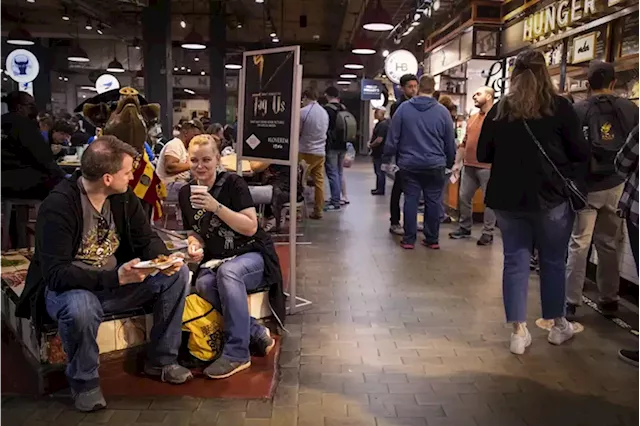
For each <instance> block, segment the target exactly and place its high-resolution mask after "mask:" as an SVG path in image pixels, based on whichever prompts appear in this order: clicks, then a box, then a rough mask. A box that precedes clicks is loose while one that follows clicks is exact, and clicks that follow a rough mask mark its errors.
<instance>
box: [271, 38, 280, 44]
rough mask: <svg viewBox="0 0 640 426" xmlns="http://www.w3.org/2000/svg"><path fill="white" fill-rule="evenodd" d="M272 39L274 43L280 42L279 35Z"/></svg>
mask: <svg viewBox="0 0 640 426" xmlns="http://www.w3.org/2000/svg"><path fill="white" fill-rule="evenodd" d="M271 41H272V42H274V43H280V39H279V38H278V37H274V38H272V39H271Z"/></svg>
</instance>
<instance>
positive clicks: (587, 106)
mask: <svg viewBox="0 0 640 426" xmlns="http://www.w3.org/2000/svg"><path fill="white" fill-rule="evenodd" d="M587 78H588V82H589V89H590V90H591V96H590V97H589V98H588V99H587V100H585V101H582V102H580V103H577V104H576V105H575V109H576V112H577V113H578V117H579V118H580V122H581V123H582V129H583V131H584V135H585V138H586V139H587V140H588V141H589V143H590V145H591V162H590V166H589V175H588V178H587V185H588V197H587V198H588V201H589V205H588V206H587V207H586V208H585V209H583V210H581V211H579V212H578V214H577V215H576V218H575V222H574V225H573V232H572V234H571V240H570V241H569V254H568V259H567V317H569V318H571V317H575V313H576V308H577V307H578V306H580V305H581V304H582V289H583V286H584V280H585V274H586V266H587V256H588V254H589V247H590V245H591V242H592V241H593V243H594V244H595V248H596V251H597V253H598V270H597V273H596V283H597V285H598V290H599V292H600V300H599V301H598V306H599V308H600V309H601V310H602V311H603V312H604V313H605V314H613V313H614V312H616V311H617V310H618V290H619V286H620V273H619V266H618V242H619V239H620V230H621V227H622V219H621V218H620V216H619V215H618V201H619V200H620V197H621V195H622V190H623V187H624V178H623V177H621V176H619V175H618V174H616V169H615V165H614V164H615V158H616V154H617V153H618V151H619V150H620V148H621V147H622V146H623V145H624V143H625V140H626V139H627V137H628V135H629V133H630V132H631V130H632V129H633V127H634V126H636V125H637V124H638V107H637V106H636V105H635V104H634V103H632V102H631V101H629V100H627V99H624V98H620V97H618V96H617V95H616V94H615V92H614V90H613V89H614V87H615V83H616V78H615V70H614V67H613V65H611V64H609V63H606V62H601V61H593V62H591V64H590V65H589V71H588V76H587Z"/></svg>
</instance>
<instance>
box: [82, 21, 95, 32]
mask: <svg viewBox="0 0 640 426" xmlns="http://www.w3.org/2000/svg"><path fill="white" fill-rule="evenodd" d="M84 28H85V29H86V30H87V31H91V30H92V29H93V25H91V19H87V24H86V25H85V26H84Z"/></svg>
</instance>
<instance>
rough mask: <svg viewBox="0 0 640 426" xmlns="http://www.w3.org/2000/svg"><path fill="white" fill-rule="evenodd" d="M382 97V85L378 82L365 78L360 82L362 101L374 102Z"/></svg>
mask: <svg viewBox="0 0 640 426" xmlns="http://www.w3.org/2000/svg"><path fill="white" fill-rule="evenodd" d="M380 95H382V84H380V82H379V81H377V80H371V79H368V78H363V79H362V81H361V82H360V100H361V101H372V100H374V99H380Z"/></svg>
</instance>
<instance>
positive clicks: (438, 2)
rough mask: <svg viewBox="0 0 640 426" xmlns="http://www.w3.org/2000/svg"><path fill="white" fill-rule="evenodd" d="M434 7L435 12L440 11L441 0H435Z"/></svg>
mask: <svg viewBox="0 0 640 426" xmlns="http://www.w3.org/2000/svg"><path fill="white" fill-rule="evenodd" d="M432 7H433V10H435V11H437V10H438V9H440V0H434V2H433V6H432Z"/></svg>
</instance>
